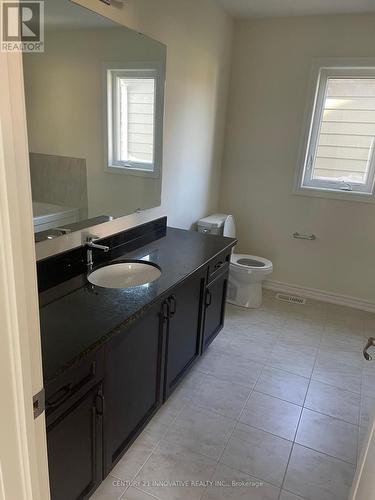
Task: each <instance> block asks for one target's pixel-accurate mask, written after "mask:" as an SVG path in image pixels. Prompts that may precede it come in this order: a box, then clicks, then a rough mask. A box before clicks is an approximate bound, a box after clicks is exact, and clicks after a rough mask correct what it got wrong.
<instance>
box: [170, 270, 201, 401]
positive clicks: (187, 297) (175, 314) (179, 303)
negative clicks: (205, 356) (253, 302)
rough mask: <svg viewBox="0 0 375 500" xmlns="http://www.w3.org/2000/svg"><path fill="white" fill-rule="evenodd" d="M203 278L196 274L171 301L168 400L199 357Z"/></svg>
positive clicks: (180, 287)
mask: <svg viewBox="0 0 375 500" xmlns="http://www.w3.org/2000/svg"><path fill="white" fill-rule="evenodd" d="M203 290H204V276H203V275H202V274H197V275H195V276H192V277H191V278H189V279H188V280H187V281H186V282H185V283H183V284H182V285H180V286H179V287H177V288H176V290H175V291H174V293H173V294H172V295H171V296H170V297H169V299H168V301H167V302H168V305H169V321H168V329H167V353H166V376H165V398H167V397H168V396H169V394H170V393H171V392H172V390H173V389H174V388H175V386H176V385H177V384H178V382H179V381H180V380H181V379H182V378H183V376H184V375H185V374H186V372H187V371H188V370H189V368H190V366H191V364H192V363H193V361H194V360H195V359H196V358H197V357H198V356H199V353H200V341H201V316H202V315H201V312H202V302H203Z"/></svg>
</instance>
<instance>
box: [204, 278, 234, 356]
mask: <svg viewBox="0 0 375 500" xmlns="http://www.w3.org/2000/svg"><path fill="white" fill-rule="evenodd" d="M227 285H228V271H226V272H223V273H222V274H220V275H219V276H218V277H217V278H215V279H214V280H213V281H212V282H211V283H209V284H208V285H207V287H206V297H205V318H204V328H203V342H202V351H205V350H206V349H207V347H208V346H209V345H210V344H211V342H212V341H213V340H214V338H215V337H216V335H217V334H218V333H219V332H220V330H221V329H222V328H223V326H224V316H225V304H226V298H227Z"/></svg>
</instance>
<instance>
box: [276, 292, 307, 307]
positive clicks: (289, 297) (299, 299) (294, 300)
mask: <svg viewBox="0 0 375 500" xmlns="http://www.w3.org/2000/svg"><path fill="white" fill-rule="evenodd" d="M276 298H277V300H282V301H283V302H289V303H290V304H301V305H303V304H306V299H304V298H302V297H295V296H294V295H287V294H285V293H277V294H276Z"/></svg>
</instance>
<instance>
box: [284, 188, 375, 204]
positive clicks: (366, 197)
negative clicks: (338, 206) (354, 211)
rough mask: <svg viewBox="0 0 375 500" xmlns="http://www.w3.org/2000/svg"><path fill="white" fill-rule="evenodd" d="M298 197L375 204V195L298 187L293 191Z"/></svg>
mask: <svg viewBox="0 0 375 500" xmlns="http://www.w3.org/2000/svg"><path fill="white" fill-rule="evenodd" d="M293 194H294V195H297V196H308V197H313V198H325V199H331V200H341V201H352V202H353V201H354V202H357V203H375V196H374V194H366V193H358V192H355V191H336V190H331V189H316V188H309V187H297V188H295V189H294V191H293Z"/></svg>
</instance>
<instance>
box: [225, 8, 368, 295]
mask: <svg viewBox="0 0 375 500" xmlns="http://www.w3.org/2000/svg"><path fill="white" fill-rule="evenodd" d="M374 35H375V16H372V15H363V16H362V15H358V16H326V17H310V18H289V19H271V20H254V21H239V22H238V23H237V24H236V29H235V41H234V57H233V72H232V81H231V89H230V100H229V104H228V109H229V115H228V120H227V132H226V143H225V155H224V166H223V170H224V171H223V179H222V186H221V206H220V209H221V211H224V212H228V213H233V214H234V215H235V216H236V219H237V226H238V236H239V240H240V244H239V247H238V250H239V251H243V252H251V253H253V254H258V255H260V256H263V257H267V258H269V259H271V260H272V261H273V263H274V267H275V271H274V274H273V275H272V277H271V279H273V280H277V281H281V282H285V283H290V284H296V285H300V286H304V287H310V288H316V289H321V290H325V291H330V292H333V293H338V294H344V295H350V296H353V297H357V298H362V299H367V300H370V301H373V302H375V205H374V204H366V203H358V202H350V201H341V200H340V201H337V200H329V199H323V198H312V197H305V196H303V197H302V196H298V195H294V194H293V181H294V175H295V170H296V167H297V157H298V148H299V143H300V131H301V126H302V123H303V114H304V109H305V103H306V98H307V92H308V84H309V75H310V65H311V62H312V59H313V58H314V57H335V56H342V57H360V56H361V57H374V56H375V43H374V41H375V37H374ZM295 231H299V232H301V233H307V234H311V233H315V234H316V235H317V236H318V240H317V241H315V242H305V241H297V240H293V239H292V238H291V235H292V234H293V233H294V232H295Z"/></svg>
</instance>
